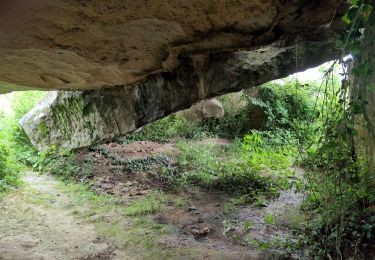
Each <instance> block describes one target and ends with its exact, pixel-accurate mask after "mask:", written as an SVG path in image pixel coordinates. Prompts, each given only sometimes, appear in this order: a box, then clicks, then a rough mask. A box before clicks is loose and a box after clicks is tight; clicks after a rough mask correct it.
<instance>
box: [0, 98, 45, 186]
mask: <svg viewBox="0 0 375 260" xmlns="http://www.w3.org/2000/svg"><path fill="white" fill-rule="evenodd" d="M43 95H44V94H43V93H42V92H38V91H35V92H31V91H29V92H20V93H12V94H8V95H4V96H3V97H5V98H6V99H7V100H9V101H10V102H11V105H12V107H11V109H12V110H13V111H12V112H13V113H10V114H5V113H0V193H1V192H4V191H6V190H9V188H10V187H14V186H17V185H19V184H20V180H19V177H18V172H19V170H20V169H21V168H22V166H24V165H25V164H30V163H33V162H34V160H35V159H36V155H37V152H36V151H35V149H34V148H33V147H32V145H31V144H30V141H29V140H28V138H27V137H26V136H25V134H24V133H23V131H22V130H21V129H20V127H19V126H18V121H19V120H20V119H21V117H22V116H23V115H25V114H26V113H27V112H28V111H29V110H30V109H31V108H32V107H33V106H34V105H35V104H36V102H38V100H40V99H41V98H42V97H43Z"/></svg>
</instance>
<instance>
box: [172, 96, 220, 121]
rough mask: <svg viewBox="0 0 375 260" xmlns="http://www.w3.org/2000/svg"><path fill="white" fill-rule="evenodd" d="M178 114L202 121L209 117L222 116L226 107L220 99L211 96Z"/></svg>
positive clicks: (191, 119) (190, 119)
mask: <svg viewBox="0 0 375 260" xmlns="http://www.w3.org/2000/svg"><path fill="white" fill-rule="evenodd" d="M177 114H178V115H179V116H181V117H183V118H185V119H186V120H189V121H195V122H201V121H203V120H205V119H209V118H222V117H223V116H224V108H223V105H222V104H221V103H220V101H219V100H217V99H216V98H211V99H207V100H203V101H200V102H198V103H197V104H194V105H193V106H192V107H190V108H188V109H185V110H183V111H180V112H178V113H177Z"/></svg>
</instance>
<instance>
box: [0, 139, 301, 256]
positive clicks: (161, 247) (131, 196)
mask: <svg viewBox="0 0 375 260" xmlns="http://www.w3.org/2000/svg"><path fill="white" fill-rule="evenodd" d="M202 142H206V143H212V142H213V143H216V145H226V144H228V143H230V141H229V140H225V139H219V140H215V139H207V140H204V141H202ZM178 152H179V151H178V149H177V148H176V147H175V145H174V144H173V143H170V144H162V143H155V142H147V141H141V142H135V143H132V144H120V143H110V144H107V145H103V146H101V149H91V150H89V149H86V150H82V151H80V152H79V153H78V155H77V156H78V158H79V160H80V161H82V162H86V163H87V162H89V163H90V165H92V166H93V169H94V171H93V172H92V174H90V175H89V176H83V177H82V178H84V179H85V181H86V182H87V181H89V182H90V189H91V190H93V191H94V192H95V194H100V196H96V195H93V194H91V193H87V191H84V190H82V189H81V188H80V186H79V184H78V185H77V186H74V185H73V186H71V185H69V184H64V183H63V182H62V181H60V180H57V179H56V178H55V177H52V176H49V175H39V174H37V173H35V172H32V171H26V172H25V173H24V177H23V179H24V182H25V185H24V186H23V187H22V188H21V189H19V190H17V191H14V192H13V193H11V194H10V195H9V196H7V197H6V198H5V199H3V200H2V201H1V202H0V210H1V215H2V217H1V218H0V259H162V258H164V259H269V258H276V256H277V255H279V254H281V253H283V250H284V244H285V243H284V242H285V241H286V240H288V241H289V240H290V241H293V240H295V239H296V238H295V236H294V235H293V234H292V229H291V227H292V226H293V225H298V224H299V221H302V220H301V214H300V213H299V210H298V208H299V205H300V203H301V201H302V199H303V195H302V194H299V193H297V194H296V193H295V192H294V191H283V192H282V193H281V195H280V197H279V198H278V199H276V200H273V201H265V203H264V205H262V207H260V206H259V205H258V206H256V205H241V206H239V205H236V204H235V203H233V202H232V201H233V200H232V199H233V198H232V197H231V195H228V194H225V193H223V192H220V191H214V190H201V189H195V188H189V189H187V190H173V189H170V187H169V186H168V184H167V183H165V182H163V181H161V180H160V178H158V176H156V175H157V170H156V169H155V168H154V167H150V168H147V167H146V168H145V169H143V168H142V167H143V165H141V166H139V165H135V169H136V170H135V171H134V172H133V171H131V170H129V168H126V167H125V168H124V167H122V168H121V167H120V168H119V165H118V163H116V160H117V162H118V160H122V159H123V160H127V159H137V158H140V159H144V158H148V157H150V156H151V155H156V154H162V155H168V158H173V156H175V155H177V154H178ZM152 163H153V162H152V161H150V164H152ZM167 163H168V164H171V165H173V164H174V163H175V162H174V161H173V159H171V160H170V161H168V162H167ZM155 167H157V166H155ZM131 169H133V168H131ZM297 170H298V171H301V170H300V169H297ZM155 191H160V192H163V193H165V194H167V195H166V196H167V197H168V199H167V200H165V201H164V204H165V205H163V210H161V211H159V212H155V213H152V214H148V215H147V216H133V215H130V216H129V214H123V212H124V210H125V209H126V208H127V207H128V206H129V205H131V203H133V202H134V201H141V200H142V199H145V198H147V196H149V195H150V194H152V193H153V192H155ZM87 194H90V195H87ZM102 197H103V198H105V199H102ZM109 198H110V199H109ZM107 199H108V200H107ZM177 202H178V203H177ZM295 257H297V255H295Z"/></svg>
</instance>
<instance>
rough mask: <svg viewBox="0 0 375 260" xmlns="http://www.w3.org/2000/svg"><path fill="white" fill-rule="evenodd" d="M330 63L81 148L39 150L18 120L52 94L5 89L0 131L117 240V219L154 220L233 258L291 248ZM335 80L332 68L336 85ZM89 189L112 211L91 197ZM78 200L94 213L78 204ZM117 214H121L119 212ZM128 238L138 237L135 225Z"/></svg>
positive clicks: (154, 227) (155, 225) (26, 161)
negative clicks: (307, 154)
mask: <svg viewBox="0 0 375 260" xmlns="http://www.w3.org/2000/svg"><path fill="white" fill-rule="evenodd" d="M330 64H331V63H327V64H323V65H321V66H319V67H317V68H313V69H310V70H307V71H305V72H302V73H298V74H295V75H291V76H289V77H288V78H285V79H279V80H275V81H272V82H269V83H266V84H264V85H262V86H259V87H256V88H250V89H245V90H243V91H241V92H238V93H230V94H226V95H223V96H220V97H217V98H216V99H214V100H213V99H210V100H205V101H202V102H199V103H197V104H195V105H194V106H193V107H191V108H189V109H188V110H184V111H179V112H176V113H174V114H172V115H169V116H167V117H164V118H162V119H160V120H157V121H154V122H151V123H149V124H147V125H146V126H144V127H142V128H140V129H137V130H136V131H135V132H133V133H130V134H127V135H122V136H116V137H114V138H111V139H110V140H107V141H105V142H98V144H95V145H93V146H88V147H86V148H81V149H77V150H74V151H65V150H59V149H58V148H59V147H57V146H55V145H51V146H49V147H45V149H43V151H40V152H37V151H36V150H35V149H34V148H32V144H30V142H28V141H27V137H26V136H25V134H24V132H22V131H21V130H20V128H19V127H18V121H19V120H20V116H22V113H26V112H28V110H29V109H31V108H32V105H31V104H33V103H34V104H35V103H37V102H39V101H40V100H41V99H42V98H43V97H44V96H45V95H46V92H16V93H11V94H6V95H2V96H0V100H1V101H2V104H3V105H2V115H1V119H0V120H1V122H2V123H3V124H5V123H6V124H9V127H6V128H4V131H2V136H1V137H2V140H5V142H3V143H6V144H7V145H10V146H11V147H8V148H7V149H8V151H11V153H12V154H14V155H15V157H16V158H8V159H7V160H8V161H9V162H12V163H14V164H22V165H26V166H27V167H31V168H32V169H33V171H42V172H44V173H48V174H49V175H52V176H58V178H62V179H63V180H64V181H65V182H66V183H69V184H63V187H64V188H63V190H62V191H61V190H60V191H59V192H61V193H62V194H63V195H62V197H64V198H66V195H67V194H68V195H69V196H71V198H73V199H77V198H79V199H81V205H78V206H75V210H74V211H75V212H78V213H76V214H77V216H78V217H79V218H82V217H84V216H83V215H82V214H84V215H85V214H86V213H87V214H88V215H90V217H89V219H90V221H93V222H94V223H95V224H96V225H99V226H101V227H103V232H105V233H106V234H107V235H108V236H109V237H110V238H111V239H114V241H116V243H121V239H120V238H119V236H118V235H119V233H121V232H122V233H125V234H128V235H130V233H129V229H128V228H127V226H123V225H122V224H120V223H125V222H129V221H130V222H131V223H133V224H132V225H133V228H132V230H133V231H132V232H135V233H136V234H141V233H142V232H143V231H144V230H145V229H146V230H148V232H147V234H146V235H145V234H144V235H143V236H146V238H147V239H149V238H150V237H154V238H155V237H157V238H158V239H160V238H162V239H166V237H169V238H172V239H173V240H176V241H181V240H183V241H185V242H184V243H185V244H188V245H189V246H191V247H192V248H194V249H197V250H198V249H199V248H200V247H201V246H202V245H204V246H207V245H208V246H209V247H210V246H212V247H217V246H220V247H221V248H223V250H222V251H220V253H222V254H223V255H226V256H230V255H233V254H235V256H239V254H241V255H248V256H250V255H253V254H254V252H257V251H258V250H264V249H267V250H270V251H271V252H273V253H277V252H281V251H282V252H284V251H283V250H285V247H284V245H285V244H286V243H288V241H294V240H296V239H298V238H297V236H296V235H295V233H294V230H295V229H296V228H298V227H299V225H301V224H302V223H303V222H304V220H305V216H304V214H303V213H302V212H301V211H300V207H301V204H302V202H303V198H304V196H305V194H304V191H303V189H302V188H301V187H302V185H303V182H304V178H305V177H304V176H305V169H304V168H303V167H302V166H301V165H300V160H301V159H302V157H303V156H301V151H303V150H304V149H305V150H307V148H306V147H305V146H304V145H307V144H309V142H311V141H313V140H314V138H317V136H310V135H313V132H314V131H313V129H314V127H317V126H318V124H319V122H318V121H319V120H318V118H317V117H316V114H317V113H316V112H317V110H316V107H315V104H316V100H317V99H319V98H320V97H319V88H320V85H321V77H322V75H323V73H324V68H327V67H329V66H330ZM339 82H340V75H339V70H337V73H336V74H335V83H334V84H338V83H339ZM332 87H333V88H334V87H337V86H336V85H335V86H332ZM42 102H43V101H42ZM26 107H27V108H26ZM77 111H78V110H77ZM72 118H74V115H72ZM5 119H6V120H5ZM10 120H13V121H12V122H11V123H9V122H10ZM117 120H118V119H117ZM93 127H94V126H93ZM16 129H18V130H16ZM35 129H36V130H37V131H38V132H39V133H38V134H39V135H41V136H42V137H44V135H53V134H54V133H53V129H51V128H50V127H47V126H44V125H41V126H37V127H36V128H35ZM30 174H31V175H30ZM21 176H24V177H21V178H22V179H23V180H24V181H26V182H28V181H29V180H30V179H32V180H36V181H37V182H38V184H37V185H39V188H40V187H43V186H44V185H47V184H46V182H45V180H44V179H43V178H39V177H36V176H34V175H33V173H32V172H30V171H27V172H26V173H25V172H24V171H22V175H21ZM25 176H26V177H25ZM48 178H49V177H48ZM52 178H54V177H52ZM14 185H17V184H14ZM32 185H35V183H34V184H32ZM48 185H49V184H48ZM64 185H65V186H64ZM66 185H76V186H74V187H75V188H74V189H73V190H72V189H71V188H69V189H67V186H66ZM87 185H88V186H87ZM69 187H71V186H69ZM39 188H38V189H39ZM50 188H51V187H49V188H48V189H50ZM42 189H43V188H42ZM48 189H47V190H48ZM53 189H57V188H56V187H55V186H53ZM76 189H78V190H79V192H77V190H76ZM39 192H40V193H41V194H44V191H43V190H42V191H39ZM82 194H84V195H83V196H84V198H85V199H83V198H82V197H81V196H82ZM93 194H95V195H93ZM52 196H53V197H54V196H55V195H52ZM90 196H95V200H99V201H101V202H100V203H99V204H100V207H103V209H105V211H108V212H111V214H110V215H105V212H103V210H99V209H97V208H96V207H95V206H93V200H91V199H90V198H92V197H90ZM108 196H110V197H111V198H115V200H117V199H118V200H121V201H123V202H122V203H116V202H114V201H113V200H112V199H108V198H109V197H108ZM87 198H89V199H87ZM54 199H56V198H54ZM57 200H59V199H57ZM81 206H82V207H87V208H89V212H86V213H82V214H81V213H80V212H82V208H81ZM59 210H60V209H59ZM116 214H117V216H120V217H116V219H115V218H114V216H115V215H116ZM86 216H87V215H86ZM91 216H93V218H91ZM105 219H106V220H105ZM145 220H147V221H145ZM137 221H141V222H142V225H136V224H134V223H138V222H137ZM107 222H108V223H109V224H108V223H107ZM105 223H107V224H105ZM61 228H62V229H64V228H66V227H61ZM160 230H163V232H160ZM173 230H178V232H174V231H173ZM131 238H132V240H134V241H135V240H136V239H135V237H134V234H133V236H131ZM134 241H130V242H129V243H133V242H134ZM163 241H164V240H163ZM228 242H229V243H228ZM175 246H176V247H177V248H179V247H180V246H181V245H179V244H176V245H175ZM156 248H158V247H156ZM156 250H159V249H156ZM163 250H165V249H163ZM209 251H210V250H209ZM210 252H211V251H210ZM211 253H212V254H215V252H213V251H212V252H211ZM301 253H302V252H300V251H298V250H294V251H293V254H295V255H299V254H301Z"/></svg>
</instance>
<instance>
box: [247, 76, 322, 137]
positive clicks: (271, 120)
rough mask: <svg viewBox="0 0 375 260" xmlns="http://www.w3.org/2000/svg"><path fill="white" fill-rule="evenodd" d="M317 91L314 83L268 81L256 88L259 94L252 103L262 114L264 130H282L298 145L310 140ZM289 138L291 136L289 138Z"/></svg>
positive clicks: (315, 110) (316, 109) (315, 111)
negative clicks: (264, 116) (264, 117)
mask: <svg viewBox="0 0 375 260" xmlns="http://www.w3.org/2000/svg"><path fill="white" fill-rule="evenodd" d="M317 94H318V89H317V86H316V85H315V83H314V82H310V83H305V84H301V83H299V82H296V81H295V80H292V79H286V80H284V81H282V82H280V81H277V82H271V83H267V84H265V85H263V86H262V87H260V90H259V97H258V98H254V99H252V101H251V102H252V103H253V104H254V105H256V106H259V107H261V108H262V109H263V110H264V112H265V114H266V120H265V122H264V127H263V128H264V129H265V130H271V131H272V130H279V129H285V130H288V131H289V132H290V133H293V135H294V136H295V138H297V139H298V140H299V141H300V142H301V144H307V143H311V142H312V141H314V137H315V136H316V135H315V134H314V130H315V129H316V126H317V123H318V122H317V120H316V119H317V114H318V112H319V111H318V108H317V107H316V106H315V99H316V98H315V97H316V96H317ZM292 139H293V137H292Z"/></svg>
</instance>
